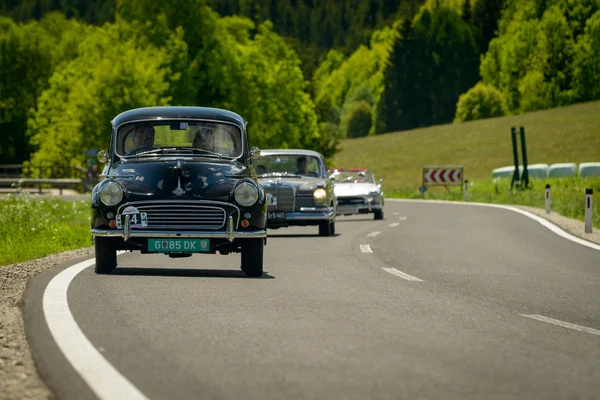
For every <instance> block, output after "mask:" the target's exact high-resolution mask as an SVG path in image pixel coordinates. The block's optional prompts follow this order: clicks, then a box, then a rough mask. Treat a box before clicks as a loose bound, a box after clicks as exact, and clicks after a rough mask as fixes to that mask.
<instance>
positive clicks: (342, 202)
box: [329, 168, 385, 219]
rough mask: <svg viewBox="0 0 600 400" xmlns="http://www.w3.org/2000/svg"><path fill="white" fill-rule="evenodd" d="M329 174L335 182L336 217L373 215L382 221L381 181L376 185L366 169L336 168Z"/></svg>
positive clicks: (382, 195)
mask: <svg viewBox="0 0 600 400" xmlns="http://www.w3.org/2000/svg"><path fill="white" fill-rule="evenodd" d="M329 172H330V177H331V178H332V179H333V180H334V182H335V195H336V197H337V200H338V208H337V213H338V215H353V214H369V213H373V214H374V216H375V219H383V205H384V203H385V195H384V193H383V190H382V189H381V184H382V183H383V179H380V180H379V182H378V183H376V182H375V175H373V172H372V171H370V170H368V169H358V168H352V169H344V168H337V169H331V170H329Z"/></svg>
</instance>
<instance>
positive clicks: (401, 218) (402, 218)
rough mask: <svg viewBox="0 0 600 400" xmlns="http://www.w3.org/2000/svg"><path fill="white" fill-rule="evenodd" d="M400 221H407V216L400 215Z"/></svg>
mask: <svg viewBox="0 0 600 400" xmlns="http://www.w3.org/2000/svg"><path fill="white" fill-rule="evenodd" d="M398 221H406V217H398Z"/></svg>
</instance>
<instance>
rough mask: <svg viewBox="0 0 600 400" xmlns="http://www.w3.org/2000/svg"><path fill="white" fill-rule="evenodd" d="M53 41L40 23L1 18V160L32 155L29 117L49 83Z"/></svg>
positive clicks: (14, 161) (2, 161) (14, 159)
mask: <svg viewBox="0 0 600 400" xmlns="http://www.w3.org/2000/svg"><path fill="white" fill-rule="evenodd" d="M53 44H54V43H53V41H52V39H51V38H50V36H48V34H47V32H46V31H45V30H44V29H43V28H42V27H41V26H40V25H39V23H37V22H31V23H27V24H16V23H15V22H13V21H12V20H11V19H9V18H5V17H0V131H1V132H2V135H1V137H0V163H18V162H21V161H22V160H24V159H26V158H27V157H28V155H29V151H30V146H29V143H28V142H29V141H28V138H27V136H26V135H25V131H26V129H27V118H28V114H29V111H30V110H32V109H34V108H35V107H36V103H37V101H38V98H39V96H40V95H41V93H42V91H43V90H44V89H45V88H46V86H47V81H48V78H49V76H50V74H51V71H52V58H53V57H52V53H51V52H52V48H53Z"/></svg>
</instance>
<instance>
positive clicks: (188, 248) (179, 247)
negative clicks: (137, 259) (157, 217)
mask: <svg viewBox="0 0 600 400" xmlns="http://www.w3.org/2000/svg"><path fill="white" fill-rule="evenodd" d="M148 251H150V252H160V253H206V252H208V251H210V239H148Z"/></svg>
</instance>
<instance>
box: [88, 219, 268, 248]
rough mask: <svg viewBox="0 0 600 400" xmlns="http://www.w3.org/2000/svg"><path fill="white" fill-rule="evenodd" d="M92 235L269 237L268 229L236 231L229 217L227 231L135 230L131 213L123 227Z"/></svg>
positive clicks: (101, 230)
mask: <svg viewBox="0 0 600 400" xmlns="http://www.w3.org/2000/svg"><path fill="white" fill-rule="evenodd" d="M91 233H92V236H100V237H122V238H123V239H124V240H125V241H127V240H129V239H130V238H175V237H186V238H201V239H227V240H229V241H230V242H233V241H234V239H260V238H266V237H267V230H266V229H259V230H253V231H235V230H234V229H233V218H232V217H229V220H228V221H227V228H226V230H225V231H152V230H133V229H131V224H130V222H129V215H126V216H125V221H124V224H123V229H96V228H94V229H92V232H91Z"/></svg>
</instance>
